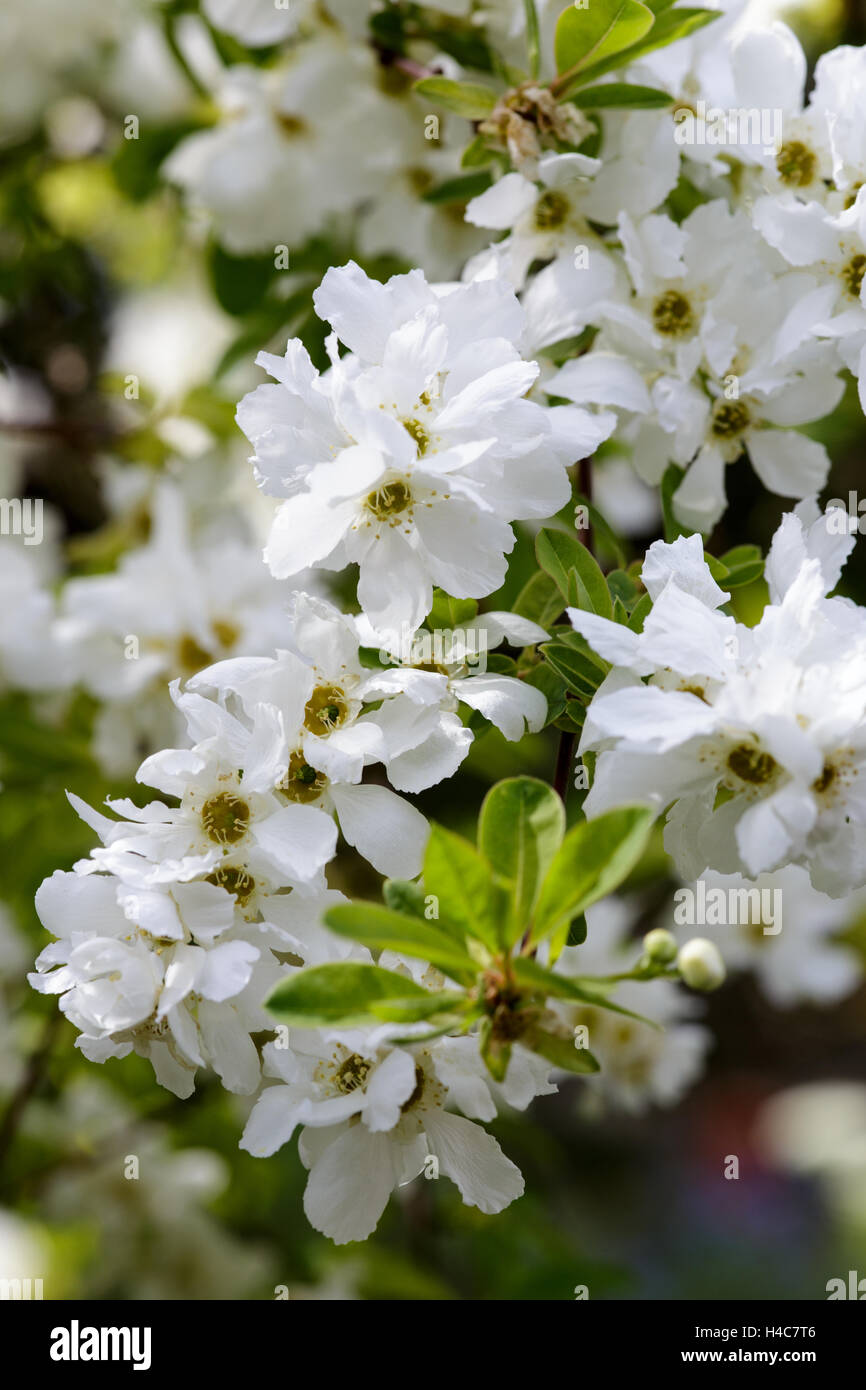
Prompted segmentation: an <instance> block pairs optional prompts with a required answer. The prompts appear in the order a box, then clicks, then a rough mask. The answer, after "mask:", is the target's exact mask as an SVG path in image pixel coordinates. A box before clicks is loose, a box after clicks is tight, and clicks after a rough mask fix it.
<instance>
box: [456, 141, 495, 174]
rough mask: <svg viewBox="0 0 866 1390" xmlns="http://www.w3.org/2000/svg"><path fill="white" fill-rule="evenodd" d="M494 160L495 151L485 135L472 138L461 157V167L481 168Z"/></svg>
mask: <svg viewBox="0 0 866 1390" xmlns="http://www.w3.org/2000/svg"><path fill="white" fill-rule="evenodd" d="M492 162H493V151H492V150H491V148H490V146H489V145H488V143H487V141H486V140H485V138H484V136H483V135H476V137H475V139H474V140H470V142H469V144H468V145H467V146H466V149H465V150H464V151H463V154H462V156H461V159H460V167H461V169H480V168H484V167H485V166H486V165H488V164H491V163H492Z"/></svg>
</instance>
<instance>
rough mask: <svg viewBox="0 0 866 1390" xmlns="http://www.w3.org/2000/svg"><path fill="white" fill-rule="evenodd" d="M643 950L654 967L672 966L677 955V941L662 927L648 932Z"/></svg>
mask: <svg viewBox="0 0 866 1390" xmlns="http://www.w3.org/2000/svg"><path fill="white" fill-rule="evenodd" d="M643 948H644V951H645V952H646V955H647V958H648V959H649V960H651V961H652V963H653V965H670V963H671V961H672V960H673V959H674V957H675V956H676V953H677V943H676V939H675V938H674V937H673V936H672V934H671V933H670V932H669V931H664V930H663V929H662V928H661V927H656V928H655V930H654V931H649V932H647V934H646V936H645V937H644V939H643Z"/></svg>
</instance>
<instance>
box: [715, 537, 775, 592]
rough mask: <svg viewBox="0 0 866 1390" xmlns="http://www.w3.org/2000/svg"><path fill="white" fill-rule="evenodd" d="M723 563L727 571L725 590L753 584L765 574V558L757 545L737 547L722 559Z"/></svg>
mask: <svg viewBox="0 0 866 1390" xmlns="http://www.w3.org/2000/svg"><path fill="white" fill-rule="evenodd" d="M721 562H722V564H723V565H724V566H725V568H726V569H727V574H726V575H725V579H724V583H723V584H722V588H723V589H728V588H731V589H738V588H741V587H742V586H743V585H744V584H753V583H754V582H755V580H756V579H760V578H761V575H762V574H763V573H764V557H763V555H762V554H761V549H760V546H757V545H735V546H734V548H733V550H729V551H727V553H726V554H724V555H723V556H722V557H721Z"/></svg>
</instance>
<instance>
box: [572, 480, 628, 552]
mask: <svg viewBox="0 0 866 1390" xmlns="http://www.w3.org/2000/svg"><path fill="white" fill-rule="evenodd" d="M574 501H575V503H576V505H579V506H583V507H586V509H587V511H588V512H589V524H590V526H591V527H592V533H593V536H594V538H595V544H596V547H597V548H599V549H600V548H601V547H602V546H604V547H605V548H606V549H607V550H609V551H610V553H611V555H612V556H613V557H614V561H615V563H616V564H617V565H624V564H625V551H624V549H623V544H622V541H621V540H620V538H619V536H618V535H617V534H616V532H615V531H614V529H613V527H612V526H611V525H610V522H609V521H607V520H606V519H605V518H604V516H602V514H601V512H600V511H599V510H598V507H596V506H595V505H594V504H593V503H592V502H590V500H589V498H588V497H585V496H584V495H583V493H580V492H578V493H576V494H575V498H574Z"/></svg>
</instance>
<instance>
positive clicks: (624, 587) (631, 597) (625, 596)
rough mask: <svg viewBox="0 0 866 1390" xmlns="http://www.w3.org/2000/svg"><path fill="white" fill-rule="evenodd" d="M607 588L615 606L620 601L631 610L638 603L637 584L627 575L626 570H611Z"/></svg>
mask: <svg viewBox="0 0 866 1390" xmlns="http://www.w3.org/2000/svg"><path fill="white" fill-rule="evenodd" d="M607 587H608V588H609V589H610V592H611V596H612V597H613V601H614V604H616V601H617V599H619V600H620V602H621V603H622V604H624V605H625V607H626V608H627V609H629V610H630V609H632V608H633V607H634V605H635V603H637V599H638V587H637V584H636V583H635V582H634V580H633V579H632V577H631V575H630V574H626V572H625V570H611V571H610V574H608V576H607Z"/></svg>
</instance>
